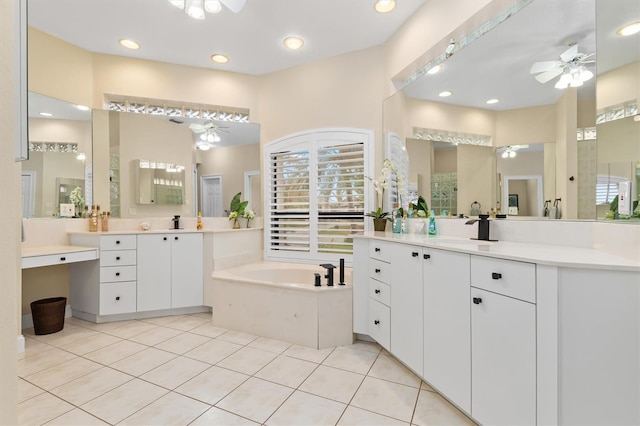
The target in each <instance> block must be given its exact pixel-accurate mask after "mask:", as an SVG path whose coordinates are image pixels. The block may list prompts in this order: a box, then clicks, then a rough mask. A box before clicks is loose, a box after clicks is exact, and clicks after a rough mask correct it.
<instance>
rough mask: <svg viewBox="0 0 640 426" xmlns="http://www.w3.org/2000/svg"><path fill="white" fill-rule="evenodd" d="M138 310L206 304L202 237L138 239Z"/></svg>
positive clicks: (175, 236)
mask: <svg viewBox="0 0 640 426" xmlns="http://www.w3.org/2000/svg"><path fill="white" fill-rule="evenodd" d="M137 240H138V259H137V262H138V286H137V300H138V304H137V310H138V311H139V312H142V311H154V310H160V309H170V308H181V307H189V306H200V305H202V304H203V296H202V294H203V285H202V283H203V276H202V267H203V265H202V263H203V241H202V234H200V233H180V234H179V235H176V234H171V233H168V234H144V235H138V236H137Z"/></svg>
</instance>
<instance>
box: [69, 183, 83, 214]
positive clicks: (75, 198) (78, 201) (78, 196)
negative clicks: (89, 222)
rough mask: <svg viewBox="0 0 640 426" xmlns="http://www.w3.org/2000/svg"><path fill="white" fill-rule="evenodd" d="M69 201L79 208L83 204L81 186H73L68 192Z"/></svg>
mask: <svg viewBox="0 0 640 426" xmlns="http://www.w3.org/2000/svg"><path fill="white" fill-rule="evenodd" d="M69 201H71V202H72V203H73V205H74V206H76V208H77V209H81V208H82V206H83V205H84V197H83V196H82V187H80V186H76V187H75V188H73V190H72V191H71V193H69Z"/></svg>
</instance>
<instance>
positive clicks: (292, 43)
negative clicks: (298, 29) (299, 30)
mask: <svg viewBox="0 0 640 426" xmlns="http://www.w3.org/2000/svg"><path fill="white" fill-rule="evenodd" d="M284 45H285V46H287V47H288V48H289V49H291V50H298V49H300V48H301V47H302V46H304V40H302V39H301V38H300V37H293V36H292V37H287V38H285V39H284Z"/></svg>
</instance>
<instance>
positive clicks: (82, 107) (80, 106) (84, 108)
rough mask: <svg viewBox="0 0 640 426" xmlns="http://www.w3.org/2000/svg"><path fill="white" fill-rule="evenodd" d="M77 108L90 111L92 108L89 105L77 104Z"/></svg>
mask: <svg viewBox="0 0 640 426" xmlns="http://www.w3.org/2000/svg"><path fill="white" fill-rule="evenodd" d="M76 108H78V109H79V110H80V111H89V110H90V109H91V108H89V107H88V106H84V105H76Z"/></svg>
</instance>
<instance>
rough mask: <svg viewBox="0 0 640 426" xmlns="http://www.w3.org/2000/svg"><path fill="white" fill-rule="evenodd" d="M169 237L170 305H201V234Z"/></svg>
mask: <svg viewBox="0 0 640 426" xmlns="http://www.w3.org/2000/svg"><path fill="white" fill-rule="evenodd" d="M170 239H171V248H172V250H171V307H172V308H183V307H187V306H201V305H202V304H203V300H202V292H203V279H202V262H203V258H202V257H203V254H202V234H196V233H193V234H180V235H171V236H170ZM138 250H139V249H138Z"/></svg>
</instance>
